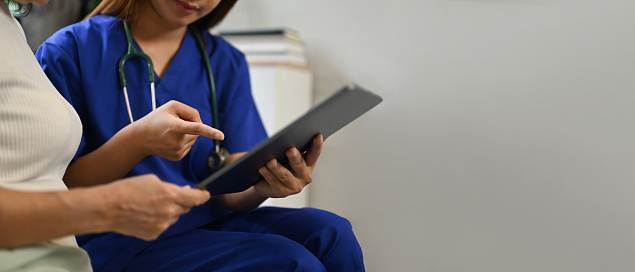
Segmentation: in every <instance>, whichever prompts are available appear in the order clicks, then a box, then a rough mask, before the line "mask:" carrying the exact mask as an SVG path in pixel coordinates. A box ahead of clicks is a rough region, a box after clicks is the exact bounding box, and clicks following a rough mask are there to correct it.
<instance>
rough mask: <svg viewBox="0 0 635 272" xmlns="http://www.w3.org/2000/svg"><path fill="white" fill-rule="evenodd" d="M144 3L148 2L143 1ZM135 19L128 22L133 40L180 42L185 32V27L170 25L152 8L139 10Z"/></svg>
mask: <svg viewBox="0 0 635 272" xmlns="http://www.w3.org/2000/svg"><path fill="white" fill-rule="evenodd" d="M145 2H146V3H147V2H149V1H145ZM135 17H136V18H135V19H134V20H133V21H132V22H130V29H131V31H132V35H133V37H134V39H135V40H137V41H139V40H146V41H150V40H163V41H166V40H178V41H181V40H182V39H183V37H184V36H185V33H186V32H187V25H181V24H170V23H169V22H168V21H167V20H165V19H164V18H162V17H161V16H160V15H159V14H157V12H156V11H154V9H153V8H152V7H145V8H141V9H139V12H138V14H136V16H135Z"/></svg>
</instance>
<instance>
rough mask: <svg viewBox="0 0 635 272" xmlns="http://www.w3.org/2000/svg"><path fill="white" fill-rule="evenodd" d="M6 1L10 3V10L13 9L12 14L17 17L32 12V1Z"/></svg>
mask: <svg viewBox="0 0 635 272" xmlns="http://www.w3.org/2000/svg"><path fill="white" fill-rule="evenodd" d="M4 1H5V2H6V3H7V4H8V5H9V10H10V11H11V14H13V16H14V17H16V18H22V17H25V16H27V15H28V14H29V12H31V7H32V6H33V4H31V3H29V4H20V3H18V2H15V1H13V0H4Z"/></svg>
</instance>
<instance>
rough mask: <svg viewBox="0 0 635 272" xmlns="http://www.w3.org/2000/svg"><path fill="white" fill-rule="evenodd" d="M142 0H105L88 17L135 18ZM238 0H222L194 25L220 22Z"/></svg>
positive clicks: (203, 27) (202, 25)
mask: <svg viewBox="0 0 635 272" xmlns="http://www.w3.org/2000/svg"><path fill="white" fill-rule="evenodd" d="M140 1H142V0H103V1H101V3H99V5H98V6H97V7H96V8H95V9H94V10H93V11H92V12H91V13H90V14H88V16H87V18H88V17H92V16H95V15H98V14H107V15H111V16H115V17H118V18H121V19H122V20H134V15H135V14H136V13H137V12H138V11H139V2H140ZM236 1H237V0H221V1H220V3H218V6H216V8H214V10H212V12H210V13H209V14H207V15H205V16H204V17H203V18H201V19H198V21H196V22H194V23H193V25H194V26H196V28H198V29H201V30H203V29H208V28H211V27H214V26H216V25H217V24H218V23H220V22H221V21H222V20H223V19H224V18H225V16H226V15H227V13H229V11H230V10H231V9H232V7H234V4H236Z"/></svg>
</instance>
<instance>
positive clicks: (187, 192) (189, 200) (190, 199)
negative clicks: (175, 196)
mask: <svg viewBox="0 0 635 272" xmlns="http://www.w3.org/2000/svg"><path fill="white" fill-rule="evenodd" d="M178 192H179V194H180V195H181V197H180V198H179V200H177V203H178V204H179V205H181V206H183V207H188V208H189V207H193V206H198V205H201V204H203V203H205V202H207V201H208V200H209V199H210V197H211V196H210V193H209V192H208V191H207V190H200V189H193V188H191V187H189V186H185V187H179V188H178Z"/></svg>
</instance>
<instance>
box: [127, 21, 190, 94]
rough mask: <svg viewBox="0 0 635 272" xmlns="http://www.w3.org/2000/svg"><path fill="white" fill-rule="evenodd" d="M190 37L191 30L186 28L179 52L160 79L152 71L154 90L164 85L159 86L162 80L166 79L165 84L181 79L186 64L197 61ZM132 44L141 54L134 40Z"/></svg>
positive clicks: (141, 50) (140, 49)
mask: <svg viewBox="0 0 635 272" xmlns="http://www.w3.org/2000/svg"><path fill="white" fill-rule="evenodd" d="M192 35H193V34H192V32H191V30H190V29H189V28H188V29H187V31H186V32H185V37H184V38H183V41H182V42H181V45H180V46H179V50H178V51H177V52H176V55H174V58H173V59H172V61H171V62H170V64H169V65H168V67H167V69H166V70H165V73H164V74H163V77H160V76H159V74H157V72H156V71H152V72H153V73H154V77H155V80H156V82H155V86H156V88H159V86H161V85H164V84H161V81H164V79H166V78H167V79H168V80H167V81H166V82H174V81H173V80H172V79H179V78H183V76H182V75H183V73H185V72H186V71H187V70H186V68H187V67H188V63H190V64H191V63H192V62H191V61H193V60H195V59H197V57H198V56H199V55H200V52H199V50H198V46H197V45H196V41H195V40H194V36H192ZM134 43H135V46H136V47H137V50H139V51H140V52H143V49H142V48H141V46H139V43H137V41H136V40H135V41H134ZM191 48H196V50H195V52H191V51H192V50H190V49H191ZM144 53H145V52H144ZM172 85H173V84H172ZM171 87H173V86H171Z"/></svg>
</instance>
